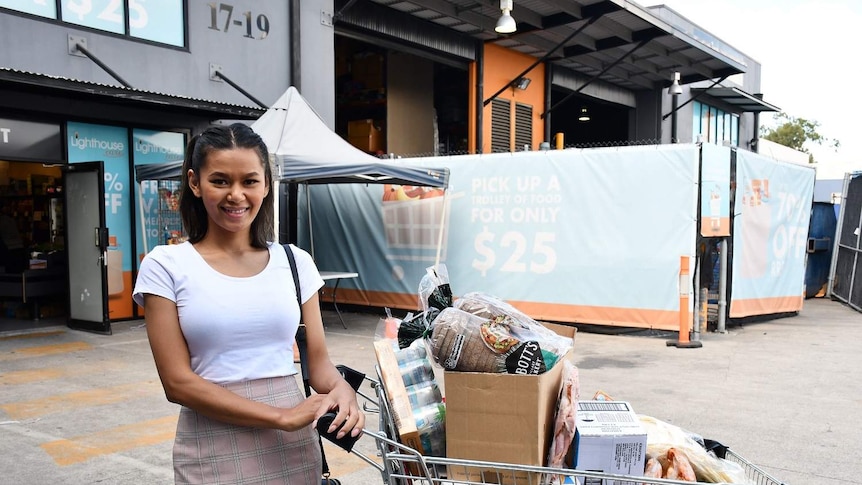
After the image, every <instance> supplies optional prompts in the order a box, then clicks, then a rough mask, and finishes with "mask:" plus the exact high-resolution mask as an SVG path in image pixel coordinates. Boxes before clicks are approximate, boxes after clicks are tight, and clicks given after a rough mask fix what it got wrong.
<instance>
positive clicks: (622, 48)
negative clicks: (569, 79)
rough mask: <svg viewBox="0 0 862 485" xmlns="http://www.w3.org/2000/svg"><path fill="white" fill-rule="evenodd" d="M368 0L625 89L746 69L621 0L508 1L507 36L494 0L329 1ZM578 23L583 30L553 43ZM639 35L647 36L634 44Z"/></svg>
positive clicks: (342, 1)
mask: <svg viewBox="0 0 862 485" xmlns="http://www.w3.org/2000/svg"><path fill="white" fill-rule="evenodd" d="M369 1H373V2H374V3H377V4H380V5H383V6H385V7H388V8H391V9H395V10H398V11H400V12H404V13H407V14H409V15H413V16H415V17H418V18H420V19H423V20H425V21H428V22H433V23H435V24H438V25H441V26H444V27H446V28H448V29H451V30H453V31H456V32H459V33H461V34H462V35H466V36H469V37H472V38H475V39H478V40H481V41H483V42H485V43H493V44H496V45H499V46H502V47H506V48H508V49H512V50H514V51H518V52H522V53H524V54H528V55H531V56H533V57H535V58H537V59H538V58H543V57H545V56H546V55H548V54H549V53H550V55H549V56H548V59H547V62H549V63H551V64H554V65H557V66H562V67H566V68H568V69H571V70H573V71H575V72H577V73H580V74H582V75H584V76H586V77H587V78H592V77H593V76H598V80H601V81H604V82H608V83H611V84H614V85H616V86H620V87H623V88H625V89H629V90H632V91H641V90H653V89H656V88H660V87H665V86H668V85H670V82H671V76H672V73H673V72H675V71H676V72H679V73H680V75H681V78H682V82H683V83H684V84H687V83H692V82H697V81H703V80H708V79H718V78H721V77H724V76H730V75H733V74H738V73H742V72H745V70H746V69H747V66H746V65H745V64H744V62H743V61H742V60H740V59H739V58H738V57H737V56H734V55H731V54H727V53H724V52H722V51H721V50H720V49H717V48H714V47H713V46H711V45H709V44H708V43H705V42H704V41H703V40H702V39H698V38H695V37H694V36H693V35H691V34H690V33H688V32H685V31H683V30H681V29H679V28H677V27H675V26H673V25H671V24H670V23H668V22H665V21H664V20H662V19H660V18H659V17H658V16H657V15H655V14H654V13H653V12H652V11H650V10H649V9H647V8H644V7H641V6H639V5H637V4H635V3H633V2H630V1H627V0H565V1H563V0H516V1H515V2H514V10H512V16H513V17H514V18H515V20H516V21H517V23H518V29H517V31H516V32H515V33H514V34H510V35H502V34H498V33H496V32H495V31H494V27H495V25H496V23H497V19H498V18H499V17H500V8H499V2H497V1H476V0H336V2H335V3H336V6H337V8H343V7H347V9H348V10H349V9H362V4H364V3H367V2H369ZM581 28H583V31H581V32H579V33H578V34H577V35H575V36H574V37H573V38H571V39H570V40H568V41H567V42H565V43H564V44H563V45H562V46H560V43H561V42H563V41H564V40H565V39H566V38H567V37H569V36H570V35H571V34H572V33H574V32H575V31H577V30H578V29H581ZM643 41H647V42H646V43H645V44H644V45H643V46H642V47H641V48H638V49H636V50H634V48H635V47H636V46H638V45H639V44H640V43H641V42H643ZM558 47H559V48H558ZM620 59H622V60H621V61H620ZM612 64H613V66H612V68H610V69H607V66H609V65H612ZM513 74H516V73H513ZM489 89H491V88H490V87H489Z"/></svg>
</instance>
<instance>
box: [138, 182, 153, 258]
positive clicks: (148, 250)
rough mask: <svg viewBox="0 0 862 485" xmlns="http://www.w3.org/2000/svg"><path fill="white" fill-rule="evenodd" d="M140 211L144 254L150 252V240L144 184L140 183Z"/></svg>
mask: <svg viewBox="0 0 862 485" xmlns="http://www.w3.org/2000/svg"><path fill="white" fill-rule="evenodd" d="M138 211H139V212H140V213H141V231H143V233H144V234H143V236H144V237H143V238H142V239H143V241H144V254H145V255H146V254H147V253H149V252H150V249H149V248H148V247H147V246H148V245H147V242H148V239H149V234H147V224H146V222H147V220H146V219H145V218H144V182H143V181H141V182H138Z"/></svg>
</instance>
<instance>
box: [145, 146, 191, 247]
mask: <svg viewBox="0 0 862 485" xmlns="http://www.w3.org/2000/svg"><path fill="white" fill-rule="evenodd" d="M185 140H186V137H185V135H184V134H182V133H175V132H168V131H152V130H139V129H134V130H132V145H133V147H134V151H133V153H134V164H135V165H144V164H162V163H169V162H176V161H178V160H182V159H183V152H184V150H185ZM162 185H164V186H165V187H163V189H165V190H170V192H171V193H170V194H168V193H166V192H165V190H162V191H161V193H160V191H159V182H157V181H155V180H144V181H142V182H141V183H140V184H135V200H137V201H138V213H137V214H136V217H135V221H136V226H135V234H137V248H138V253H139V256H140V257H143V255H144V254H146V252H147V251H149V250H151V249H153V247H154V246H156V245H158V244H164V234H163V232H164V231H163V228H162V225H161V224H160V223H159V207H160V203H162V205H166V206H171V207H172V206H173V205H175V204H174V202H173V201H174V200H175V199H174V198H173V197H174V196H176V195H178V194H174V192H175V191H176V189H177V188H178V187H179V182H169V181H164V182H162ZM144 234H146V238H147V239H146V241H145V240H144Z"/></svg>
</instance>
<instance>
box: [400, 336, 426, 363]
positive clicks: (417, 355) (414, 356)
mask: <svg viewBox="0 0 862 485" xmlns="http://www.w3.org/2000/svg"><path fill="white" fill-rule="evenodd" d="M426 358H428V351H427V350H425V345H424V344H423V343H422V342H419V341H417V342H414V343H413V344H412V345H411V346H410V347H407V348H404V349H401V350H396V351H395V359H396V360H398V365H402V364H403V363H406V362H410V361H411V360H420V359H426Z"/></svg>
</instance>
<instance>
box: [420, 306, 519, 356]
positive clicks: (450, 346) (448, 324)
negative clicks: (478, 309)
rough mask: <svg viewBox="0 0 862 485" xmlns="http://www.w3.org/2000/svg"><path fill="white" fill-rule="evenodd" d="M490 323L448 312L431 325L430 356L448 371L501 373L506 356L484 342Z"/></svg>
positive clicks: (451, 310) (463, 312)
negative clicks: (483, 328) (484, 328)
mask: <svg viewBox="0 0 862 485" xmlns="http://www.w3.org/2000/svg"><path fill="white" fill-rule="evenodd" d="M485 322H487V320H485V319H483V318H481V317H477V316H476V315H472V314H470V313H467V312H465V311H463V310H459V309H457V308H446V309H444V310H443V311H441V312H440V314H439V315H437V318H435V319H434V322H433V324H432V332H431V337H430V348H431V354H432V356H433V357H434V360H435V361H436V362H437V363H438V364H440V365H441V366H442V367H443V368H444V369H446V370H456V371H462V372H500V370H501V369H502V368H504V366H503V356H502V355H501V354H500V353H497V352H494V351H493V350H492V349H491V348H490V347H489V346H488V345H486V343H485V341H484V339H483V338H482V325H483V323H485Z"/></svg>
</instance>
